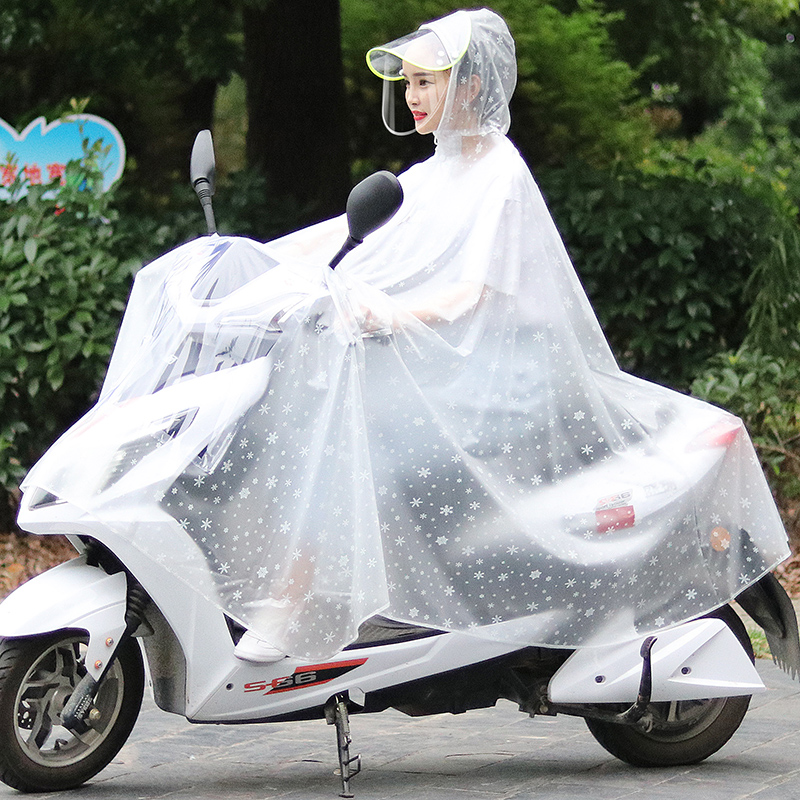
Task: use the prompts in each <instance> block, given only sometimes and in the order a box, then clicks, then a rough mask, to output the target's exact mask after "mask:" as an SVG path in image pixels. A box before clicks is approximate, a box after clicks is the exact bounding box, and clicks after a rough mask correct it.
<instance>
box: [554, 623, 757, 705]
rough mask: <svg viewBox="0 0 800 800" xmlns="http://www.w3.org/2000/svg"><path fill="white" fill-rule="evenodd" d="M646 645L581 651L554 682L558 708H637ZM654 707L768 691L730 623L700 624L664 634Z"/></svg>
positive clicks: (657, 650)
mask: <svg viewBox="0 0 800 800" xmlns="http://www.w3.org/2000/svg"><path fill="white" fill-rule="evenodd" d="M640 647H641V642H640V641H634V642H628V643H626V644H623V645H619V646H614V647H593V648H584V649H581V650H577V651H576V652H575V653H573V654H572V656H570V658H569V659H567V661H566V662H564V664H563V665H562V666H561V668H560V669H559V670H558V671H557V672H556V674H555V675H554V676H553V678H552V679H551V681H550V685H549V689H548V692H549V696H550V700H551V702H553V703H555V704H571V703H633V702H635V700H636V697H637V694H638V691H639V682H640V679H641V674H642V658H641V656H640V654H639V650H640ZM651 659H652V662H651V663H652V694H651V699H652V700H653V701H654V702H661V701H668V700H703V699H706V698H711V697H733V696H736V695H749V694H755V693H756V692H762V691H765V686H764V684H763V682H762V681H761V678H760V677H759V675H758V673H757V672H756V670H755V667H754V666H753V664H752V663H751V662H750V659H749V657H748V656H747V654H746V653H745V651H744V650H743V649H742V646H741V644H740V643H739V641H738V639H737V638H736V637H735V636H734V634H733V633H732V632H731V631H730V629H729V628H728V626H727V625H725V623H724V622H722V621H721V620H718V619H700V620H693V621H692V622H687V623H686V624H684V625H679V626H677V627H675V628H671V629H669V630H666V631H661V632H660V633H659V634H658V638H657V641H656V643H655V645H654V646H653V649H652V651H651Z"/></svg>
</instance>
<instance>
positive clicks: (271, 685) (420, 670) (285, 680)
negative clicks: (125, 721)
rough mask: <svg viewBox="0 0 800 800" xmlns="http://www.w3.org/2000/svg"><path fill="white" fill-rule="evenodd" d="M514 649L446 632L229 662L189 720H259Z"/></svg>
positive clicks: (352, 696)
mask: <svg viewBox="0 0 800 800" xmlns="http://www.w3.org/2000/svg"><path fill="white" fill-rule="evenodd" d="M515 649H516V648H515V646H514V645H508V644H505V645H504V644H501V643H499V642H494V641H491V640H488V639H486V640H482V639H477V638H476V637H472V636H468V635H466V634H457V633H448V634H443V635H441V636H432V637H428V638H425V639H417V640H413V641H409V642H400V643H396V644H391V645H380V646H377V647H365V648H360V649H353V650H346V651H344V652H342V653H338V654H337V655H336V656H334V657H332V658H330V659H327V660H325V661H322V662H317V663H314V664H309V663H308V662H303V661H299V660H297V659H290V658H286V659H283V660H282V661H278V662H275V663H272V664H254V663H247V662H243V661H238V662H237V660H236V659H232V661H233V662H234V664H233V669H232V670H231V671H230V673H229V675H228V677H227V679H226V680H225V681H224V682H223V684H222V685H221V686H220V687H219V689H218V690H217V692H215V693H214V694H213V695H212V696H210V697H209V698H208V701H207V702H206V703H205V704H204V705H203V706H202V707H200V708H198V709H197V710H196V711H195V712H194V714H193V715H191V716H190V719H191V721H193V722H237V721H238V722H244V721H247V720H251V721H255V720H263V719H265V718H268V717H274V716H278V715H281V714H289V713H293V712H298V711H302V710H304V709H308V708H314V707H316V706H322V705H324V704H325V702H326V701H327V700H328V698H330V697H331V696H333V695H335V694H338V693H341V692H345V691H346V692H349V693H350V697H351V699H353V700H355V701H356V702H357V698H358V697H363V696H364V695H365V694H367V693H369V692H372V691H376V690H378V689H383V688H386V687H389V686H395V685H397V684H400V683H405V682H407V681H413V680H416V679H418V678H424V677H427V676H430V675H436V674H440V673H443V672H447V671H448V670H453V669H457V668H459V667H462V666H465V665H467V664H472V663H476V662H478V661H484V660H489V659H492V658H496V657H498V656H501V655H505V654H506V653H508V652H511V651H513V650H515Z"/></svg>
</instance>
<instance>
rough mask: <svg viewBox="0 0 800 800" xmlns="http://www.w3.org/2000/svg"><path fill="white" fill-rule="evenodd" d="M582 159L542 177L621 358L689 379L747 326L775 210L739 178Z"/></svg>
mask: <svg viewBox="0 0 800 800" xmlns="http://www.w3.org/2000/svg"><path fill="white" fill-rule="evenodd" d="M689 166H690V169H691V173H692V174H663V173H661V174H646V173H642V172H640V171H638V170H633V169H630V168H622V167H620V168H618V169H617V170H616V171H608V170H606V171H597V170H592V169H590V168H587V167H586V166H585V165H580V164H574V165H572V166H570V167H569V168H566V169H563V170H554V171H548V172H545V173H540V176H539V177H540V182H541V184H542V188H543V190H544V193H545V196H546V197H547V198H548V201H549V203H550V205H551V208H552V210H553V213H554V217H555V219H556V222H557V224H558V226H559V228H560V230H561V232H562V234H563V236H564V238H565V241H566V243H567V245H568V247H569V249H570V252H571V254H572V257H573V260H574V262H575V264H576V267H577V269H578V272H579V273H580V275H581V277H582V279H583V281H584V284H585V286H586V289H587V292H588V294H589V296H590V298H591V300H592V303H593V304H594V306H595V308H596V310H597V312H598V316H599V318H600V321H601V324H602V325H603V328H604V330H605V332H606V335H607V337H608V339H609V342H610V343H611V346H612V348H613V349H614V351H615V353H616V355H617V358H618V359H619V361H620V365H621V366H622V368H623V369H625V370H628V371H630V372H633V373H636V374H638V375H641V376H642V377H645V378H649V379H652V380H656V381H659V382H663V383H667V384H670V385H672V386H676V387H679V388H684V387H687V386H688V385H689V383H690V382H691V380H692V378H693V377H694V376H695V375H696V374H697V372H698V370H699V369H700V367H701V366H702V365H703V364H704V363H705V362H706V361H707V359H708V358H709V357H710V356H712V355H713V354H714V353H716V352H719V351H721V350H726V349H735V348H738V347H739V346H740V345H741V343H742V342H743V341H744V339H745V337H746V336H747V334H748V325H747V320H748V313H749V312H750V309H751V307H752V305H753V293H752V290H751V286H752V283H751V273H752V272H753V270H754V268H755V269H757V270H758V269H762V271H768V270H767V267H766V266H763V265H766V264H767V263H768V261H769V259H770V258H773V256H774V247H775V240H774V235H773V234H774V220H775V219H776V216H775V210H774V208H773V206H771V205H770V204H769V203H768V202H765V201H764V200H763V199H761V198H759V197H757V196H755V195H754V194H753V193H752V192H749V191H748V190H747V187H745V186H743V185H742V184H741V182H737V181H734V180H728V181H725V180H718V179H716V178H715V177H714V176H713V175H710V174H709V173H708V172H707V171H705V170H704V165H702V164H695V165H689Z"/></svg>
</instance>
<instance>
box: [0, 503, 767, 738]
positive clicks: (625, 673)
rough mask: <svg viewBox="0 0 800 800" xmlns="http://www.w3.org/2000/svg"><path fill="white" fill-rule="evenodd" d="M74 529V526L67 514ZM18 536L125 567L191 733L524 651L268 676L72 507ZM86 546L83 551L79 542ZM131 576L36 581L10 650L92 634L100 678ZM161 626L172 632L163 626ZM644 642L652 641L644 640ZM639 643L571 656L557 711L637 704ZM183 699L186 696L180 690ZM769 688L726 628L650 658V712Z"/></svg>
mask: <svg viewBox="0 0 800 800" xmlns="http://www.w3.org/2000/svg"><path fill="white" fill-rule="evenodd" d="M70 511H72V512H74V515H75V516H74V518H73V519H71V520H68V519H67V518H68V516H69V512H70ZM19 520H20V525H21V526H23V527H24V528H25V529H27V530H29V531H31V532H41V533H49V532H51V531H53V528H54V523H56V522H57V524H58V527H59V529H60V530H61V531H62V532H65V533H68V534H71V535H72V536H75V537H77V536H79V535H83V536H91V537H92V538H94V539H96V540H98V541H100V542H101V543H102V544H104V545H105V546H106V547H107V548H108V549H109V550H111V552H113V553H114V554H115V555H116V557H117V558H119V559H120V561H121V562H122V563H123V564H124V565H125V567H126V569H127V570H128V571H130V573H131V574H132V575H133V576H134V577H135V578H136V579H137V580H138V581H139V582H140V583H141V584H142V586H143V587H144V589H145V590H146V591H147V593H148V594H149V595H150V597H151V598H152V600H153V604H154V605H155V606H156V607H157V609H158V613H155V614H154V612H152V611H151V612H150V613H148V614H147V618H148V622H149V624H150V626H151V627H152V628H153V631H152V633H151V632H150V631H147V632H146V633H147V634H149V635H145V636H143V638H142V641H143V643H144V644H145V651H146V654H147V657H148V660H149V664H150V673H151V676H152V680H153V688H154V691H155V695H156V699H157V701H158V702H159V705H160V706H161V707H162V708H164V709H165V710H167V711H172V712H175V713H180V714H183V715H184V716H186V717H187V718H188V719H189V720H191V721H193V722H217V723H218V722H226V723H235V722H253V721H262V720H266V719H269V718H273V717H278V716H283V715H291V714H298V713H300V712H302V711H304V710H308V709H313V708H316V707H320V706H324V705H325V703H326V702H327V701H328V699H329V698H330V697H332V696H333V695H338V694H346V695H348V696H349V698H350V700H351V701H352V702H353V703H355V704H356V705H363V704H364V698H365V696H366V695H368V694H369V693H370V692H375V691H377V690H380V689H385V688H387V687H391V686H396V685H398V684H404V683H408V682H409V681H414V680H418V679H421V678H427V677H431V676H435V675H439V674H442V673H446V672H450V671H452V670H458V669H459V668H462V667H466V666H469V665H474V664H478V663H480V662H485V661H489V660H491V659H495V658H498V657H501V656H506V655H508V654H510V653H513V652H514V651H515V650H518V649H519V648H518V646H516V645H511V644H504V643H502V642H499V641H497V640H494V639H489V638H484V637H481V636H480V632H479V631H478V632H476V633H475V634H470V633H447V634H441V635H435V636H429V637H426V638H420V639H412V640H410V641H399V642H394V643H391V644H382V645H377V646H375V645H372V646H366V647H355V648H353V649H350V648H348V649H347V650H345V651H343V652H341V653H338V654H336V655H335V656H333V657H332V658H329V659H326V660H324V661H321V662H317V663H313V664H309V663H308V662H305V661H300V660H296V659H292V658H286V659H283V660H281V661H277V662H274V663H267V664H258V663H253V662H248V661H243V660H241V659H239V658H237V657H236V656H235V655H234V641H233V638H232V635H231V632H230V629H229V626H228V624H227V623H226V620H225V617H224V615H223V614H222V612H221V611H220V610H219V609H218V608H217V607H215V606H213V605H212V604H211V603H209V602H208V601H206V600H204V599H203V598H202V597H201V596H200V595H199V594H198V593H197V592H195V591H193V590H192V589H190V588H189V587H188V586H186V585H185V584H184V583H183V582H182V581H179V580H176V579H175V578H174V576H172V575H170V574H169V573H168V572H167V571H166V570H165V569H164V568H163V567H160V566H159V565H158V564H157V563H156V562H154V561H153V560H151V559H149V558H147V557H146V556H145V555H144V554H143V553H142V552H141V551H139V550H138V549H137V548H135V547H133V546H132V545H131V544H130V543H129V542H128V541H127V540H126V539H124V538H123V537H121V536H119V535H116V534H115V533H114V532H113V531H111V530H109V529H108V528H104V527H103V526H101V525H100V524H99V523H98V522H97V521H93V520H90V519H88V518H86V517H83V516H82V515H81V514H80V512H79V511H78V510H77V509H75V508H73V507H71V506H69V505H68V504H66V503H56V504H52V505H44V506H42V507H39V508H31V505H30V498H29V497H28V496H27V495H26V496H25V497H24V498H23V502H22V507H21V511H20V517H19ZM74 541H78V540H74ZM126 591H127V585H126V580H125V573H124V572H120V573H117V574H114V575H107V574H106V573H105V572H103V570H101V569H100V568H99V567H96V566H88V565H87V564H86V559H85V557H78V558H75V559H73V560H72V561H69V562H67V563H65V564H62V565H60V566H58V567H55V568H54V569H52V570H50V571H48V572H46V573H44V574H43V575H40V576H39V577H37V578H34V579H33V580H31V581H29V582H28V583H27V584H25V585H23V586H22V587H20V588H19V589H17V590H16V591H15V592H13V593H12V594H11V595H10V596H9V597H8V598H7V599H6V600H5V601H4V602H3V603H2V604H0V638H16V637H21V636H30V635H34V634H41V633H45V632H50V631H57V630H62V629H78V630H83V631H86V632H87V633H88V634H89V650H88V655H87V658H86V664H87V667H88V669H89V670H91V671H94V673H95V674H96V675H97V676H99V675H100V674H101V672H102V671H103V668H104V666H105V664H106V662H107V661H108V659H109V657H111V655H112V654H113V652H114V649H115V645H116V643H117V642H118V641H119V638H120V635H121V633H122V631H123V630H124V629H125V609H126ZM162 617H163V622H165V623H166V625H163V624H158V623H157V622H156V621H155V620H158V619H159V618H162ZM643 638H644V637H643ZM640 647H641V641H634V642H630V643H628V644H625V645H621V646H620V645H612V646H602V645H601V646H596V647H587V648H582V649H579V650H576V651H575V652H573V653H572V654H571V655H570V656H569V658H567V660H566V661H565V663H564V664H563V665H562V666H561V667H560V668H559V669H558V671H557V672H556V673H555V674H554V675H553V677H552V679H551V680H550V685H549V690H548V695H549V700H550V702H551V703H553V704H556V705H563V704H596V703H628V704H632V703H634V702H635V701H636V699H637V692H638V690H639V683H640V677H641V673H642V658H641V656H640ZM176 687H182V690H181V689H178V690H176ZM764 688H765V687H764V684H763V683H762V681H761V679H760V678H759V676H758V673H757V672H756V670H755V669H754V667H753V665H752V663H751V662H750V659H749V658H748V656H747V655H746V653H745V652H744V650H743V649H742V646H741V645H740V644H739V642H738V640H737V639H736V637H735V636H734V635H733V633H732V632H731V631H730V629H729V628H728V626H727V625H726V624H725V623H724V622H722V621H720V620H717V619H702V620H695V621H692V622H688V623H685V624H683V625H679V626H676V627H673V628H670V629H668V630H664V631H661V632H659V634H658V639H657V642H656V644H655V646H654V647H653V650H652V700H653V701H671V700H694V699H699V698H712V697H728V696H736V695H750V694H753V693H755V692H760V691H764Z"/></svg>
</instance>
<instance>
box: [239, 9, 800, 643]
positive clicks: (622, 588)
mask: <svg viewBox="0 0 800 800" xmlns="http://www.w3.org/2000/svg"><path fill="white" fill-rule="evenodd" d="M367 61H368V64H369V67H370V69H371V70H372V71H373V72H375V73H376V74H377V75H379V76H380V77H381V78H382V79H383V80H384V87H385V89H386V88H387V87H388V88H389V89H390V88H391V85H392V84H402V85H403V87H404V90H405V102H406V104H407V106H408V108H409V110H410V111H411V114H412V116H413V129H412V130H416V132H417V133H421V134H429V133H432V134H433V135H434V137H435V140H436V152H435V154H434V156H433V157H432V158H431V159H429V160H428V161H426V162H424V163H422V164H419V165H416V166H414V167H412V168H411V169H410V170H408V171H407V172H406V173H405V174H404V175H402V176H401V178H400V179H401V182H402V185H403V188H404V192H405V201H404V204H403V206H402V208H401V210H400V211H399V212H398V214H397V215H396V217H395V218H394V219H393V220H391V221H390V222H389V223H388V224H387V225H386V226H385V227H384V228H383V229H381V230H379V231H377V232H376V233H374V234H373V235H372V236H370V237H368V239H367V241H366V242H365V244H364V245H363V246H362V247H361V248H359V249H358V250H356V251H354V252H353V253H352V254H351V255H349V256H348V257H347V258H345V260H344V261H343V262H342V264H341V265H340V267H339V268H338V271H337V275H336V279H337V280H336V281H331V284H330V289H331V291H332V293H333V295H334V296H337V295H338V294H340V295H341V296H340V300H339V304H340V306H341V307H342V308H345V307H349V308H350V309H351V312H352V314H351V316H352V318H354V319H355V320H357V321H358V322H359V324H360V325H361V327H362V330H364V331H366V332H371V331H375V330H379V331H380V330H383V331H384V332H385V331H387V330H391V331H392V334H391V337H390V339H389V344H388V346H387V345H384V346H380V345H378V344H376V343H375V342H370V341H369V340H367V343H366V346H365V347H364V350H363V361H362V362H361V364H360V372H359V376H358V386H359V397H358V400H357V401H354V402H357V403H358V407H359V408H360V411H361V414H362V415H363V416H361V417H360V419H359V420H358V422H357V423H356V426H357V427H360V434H359V435H358V441H360V442H361V443H362V444H363V452H362V461H363V463H364V465H365V471H364V474H363V475H362V476H361V477H362V481H363V482H362V483H360V484H359V488H361V487H362V486H364V485H367V486H368V487H369V489H370V491H368V492H366V494H367V495H369V496H368V497H360V499H359V502H360V503H362V504H363V507H362V513H363V509H366V508H370V509H374V519H372V520H370V521H367V520H362V526H361V528H360V529H359V534H360V535H363V539H364V540H365V541H368V542H373V543H375V542H376V541H377V540H378V537H377V534H375V533H372V534H370V533H369V532H368V529H369V526H370V525H376V524H378V525H380V528H381V531H382V535H381V537H380V541H381V547H380V556H378V555H377V554H374V555H373V559H372V560H373V561H374V562H375V564H376V565H380V566H379V567H376V568H375V570H374V573H372V577H371V578H370V579H369V581H368V583H369V586H370V587H371V588H372V608H371V609H370V610H371V611H372V612H377V611H381V612H382V613H383V614H386V615H388V616H391V617H392V618H395V619H400V620H404V621H407V622H412V623H416V624H422V625H430V626H433V627H437V628H443V629H463V628H475V627H477V628H478V629H480V631H481V633H482V634H484V635H488V636H496V637H501V638H503V637H507V638H510V639H515V640H518V641H519V642H520V643H525V644H532V643H536V644H550V645H561V646H575V645H578V644H584V643H586V642H587V641H590V640H592V639H594V638H595V637H598V638H599V637H602V638H603V640H604V641H606V642H608V641H612V640H613V639H614V638H618V639H620V640H623V639H626V638H628V639H629V638H632V637H633V636H635V635H637V634H641V633H642V632H645V631H649V630H652V629H657V628H658V627H661V626H663V625H666V624H671V623H675V622H678V621H680V620H683V619H686V618H689V617H692V616H695V615H697V614H700V613H703V612H705V611H707V610H710V609H712V608H714V607H716V606H718V605H719V604H721V603H723V602H725V601H727V600H729V599H730V598H732V597H733V596H735V595H736V594H737V593H738V592H739V591H741V589H742V588H743V587H744V586H745V585H747V584H748V583H750V582H752V581H754V580H756V579H757V578H759V577H760V576H761V575H762V574H763V573H764V572H765V571H767V570H768V569H769V568H770V567H772V566H773V565H774V564H775V563H776V562H777V561H780V560H781V559H783V558H784V557H785V555H786V539H785V534H784V532H783V528H782V526H781V523H780V519H779V517H778V514H777V512H776V510H775V507H774V504H773V501H772V498H771V495H770V493H769V490H768V488H767V486H766V484H765V482H764V479H763V475H762V474H761V471H760V468H759V465H758V462H757V459H756V458H755V456H754V453H753V450H752V447H751V445H750V442H749V440H748V439H747V436H746V434H745V432H744V431H743V429H742V427H741V424H740V423H739V421H738V420H735V419H734V418H732V417H730V416H729V415H727V414H725V413H724V412H721V411H719V410H718V409H713V408H711V407H709V406H706V405H704V404H702V403H699V402H698V401H695V400H693V399H690V398H687V397H683V396H680V395H677V394H676V393H673V392H670V391H668V390H666V389H663V388H661V387H657V386H654V385H652V384H648V383H645V382H643V381H640V380H637V379H635V378H632V377H630V376H627V375H624V374H623V373H621V372H620V371H619V369H618V367H617V365H616V363H615V361H614V358H613V356H612V355H611V352H610V350H609V348H608V346H607V344H606V341H605V338H604V337H603V334H602V332H601V330H600V328H599V325H598V324H597V321H596V318H595V316H594V314H593V312H592V310H591V308H590V306H589V303H588V301H587V299H586V296H585V294H584V292H583V289H582V287H581V286H580V283H579V281H578V279H577V277H576V275H575V273H574V270H573V268H572V266H571V264H570V262H569V259H568V256H567V254H566V252H565V250H564V247H563V245H562V243H561V241H560V238H559V236H558V233H557V231H556V229H555V227H554V225H553V223H552V220H551V219H550V216H549V214H548V212H547V209H546V207H545V205H544V202H543V200H542V198H541V196H540V194H539V192H538V189H537V188H536V186H535V184H534V182H533V179H532V177H531V175H530V173H529V171H528V169H527V167H526V166H525V164H524V162H523V161H522V159H521V158H520V156H519V154H518V153H517V151H516V149H515V148H514V147H513V145H512V144H511V143H510V141H509V140H508V139H507V138H506V136H505V134H506V132H507V131H508V128H509V124H510V115H509V108H508V101H509V99H510V97H511V94H512V92H513V88H514V84H515V80H516V64H515V55H514V44H513V40H512V38H511V35H510V33H509V32H508V29H507V27H506V25H505V23H504V22H503V20H502V19H501V18H500V17H499V16H498V15H496V14H494V13H493V12H491V11H488V10H485V9H483V10H478V11H469V12H466V11H459V12H456V13H455V14H452V15H450V16H448V17H445V18H444V19H442V20H438V21H435V22H432V23H429V24H427V25H423V26H422V27H421V28H420V29H419V31H417V32H415V33H413V34H411V35H409V36H406V37H403V38H401V39H399V40H397V41H395V42H392V43H390V44H387V45H385V46H383V47H378V48H374V49H373V50H371V51H370V52H369V53H368V55H367ZM393 105H394V104H393V98H392V97H391V91H386V90H385V91H384V113H383V116H384V123H385V124H386V126H387V127H388V128H389V129H390V130H391V131H392V132H395V133H401V131H399V130H398V126H397V123H396V122H395V121H394V119H393V118H392V109H393ZM405 132H411V131H405ZM339 225H341V221H334V222H332V223H328V224H327V225H322V226H318V227H317V228H316V229H312V230H307V231H303V232H300V233H299V234H295V235H293V236H290V237H287V238H286V239H284V240H282V241H279V242H276V243H274V244H273V246H272V248H271V250H272V251H273V252H281V251H282V250H283V249H284V248H292V247H296V246H298V243H301V244H303V245H304V246H305V247H306V248H308V247H309V243H313V242H315V241H316V242H317V244H319V242H321V241H324V238H321V239H317V238H316V237H317V236H318V235H321V234H324V233H325V232H326V231H329V230H336V228H337V226H339ZM342 234H343V231H342V230H341V229H339V230H338V231H337V238H338V237H341V236H342ZM330 249H331V248H330V244H328V249H327V250H325V249H324V248H319V247H318V248H317V250H316V252H314V250H313V249H311V250H307V257H309V258H310V259H311V260H313V258H314V257H315V256H316V258H317V259H318V260H322V259H323V258H325V256H326V255H329V253H330ZM376 290H379V291H376ZM355 496H356V493H354V494H353V497H355ZM354 505H355V504H354ZM349 544H350V545H351V547H352V543H349ZM340 546H341V547H342V548H343V549H345V550H346V549H347V545H346V544H345V541H344V540H343V541H342V542H341V543H340ZM311 549H314V548H311ZM367 549H369V548H367ZM375 550H377V547H376V548H375ZM353 552H354V550H353ZM367 563H369V559H367ZM286 574H289V573H286ZM355 583H356V582H355V581H354V588H355ZM384 586H385V587H386V588H385V595H384V596H383V597H381V592H380V591H379V589H380V588H382V587H384ZM376 590H378V591H376ZM358 591H359V590H356V591H355V595H356V596H357V595H358ZM360 591H362V592H363V591H364V589H363V586H362V587H361V589H360ZM284 599H286V593H285V592H284ZM291 604H292V605H293V606H294V609H295V610H294V612H293V613H296V612H297V609H298V608H299V606H296V605H294V601H291ZM286 614H287V616H291V615H290V614H289V612H286ZM366 615H367V610H366V609H364V610H363V611H361V612H360V613H356V614H355V615H354V616H353V618H352V619H351V624H352V622H354V621H355V620H356V619H358V618H359V617H365V616H366ZM300 618H302V615H301V617H295V619H300ZM487 626H488V627H487ZM301 627H303V628H306V627H307V623H302V625H301ZM265 630H266V628H265ZM269 632H270V633H271V634H272V637H273V641H275V640H280V641H281V642H282V645H283V647H282V648H281V649H283V648H287V649H288V646H289V641H288V639H287V637H286V636H285V635H282V634H281V632H279V631H276V630H275V629H274V628H273V629H271V630H270V631H269ZM353 633H354V630H353V628H352V627H351V628H350V631H349V633H348V634H346V635H344V636H341V638H338V639H337V641H338V643H340V644H344V643H346V641H347V640H348V639H347V637H348V636H352V635H353ZM245 644H246V643H245ZM240 649H242V650H244V649H245V648H244V647H243V648H240ZM255 652H257V648H256V651H255Z"/></svg>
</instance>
